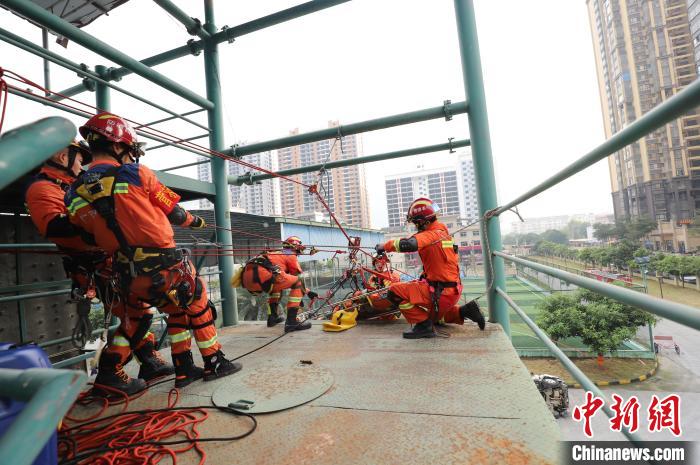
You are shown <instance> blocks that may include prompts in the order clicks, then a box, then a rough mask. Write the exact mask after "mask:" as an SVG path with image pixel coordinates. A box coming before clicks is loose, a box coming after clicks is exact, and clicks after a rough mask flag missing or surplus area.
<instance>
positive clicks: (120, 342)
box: [112, 336, 129, 347]
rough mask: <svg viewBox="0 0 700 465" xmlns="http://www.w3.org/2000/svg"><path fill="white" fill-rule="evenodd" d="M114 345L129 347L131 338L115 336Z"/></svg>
mask: <svg viewBox="0 0 700 465" xmlns="http://www.w3.org/2000/svg"><path fill="white" fill-rule="evenodd" d="M112 345H115V346H119V347H129V340H128V339H127V338H125V337H124V336H114V339H113V340H112Z"/></svg>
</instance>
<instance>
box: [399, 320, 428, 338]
mask: <svg viewBox="0 0 700 465" xmlns="http://www.w3.org/2000/svg"><path fill="white" fill-rule="evenodd" d="M403 337H404V338H405V339H421V338H424V337H425V338H430V337H435V329H434V328H433V322H432V321H430V319H427V320H425V321H421V322H420V323H416V324H415V325H414V326H413V328H411V329H410V330H409V331H404V332H403Z"/></svg>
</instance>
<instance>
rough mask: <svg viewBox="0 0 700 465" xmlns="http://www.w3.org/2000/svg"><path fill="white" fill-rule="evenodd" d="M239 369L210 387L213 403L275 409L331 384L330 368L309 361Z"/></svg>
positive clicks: (250, 409) (313, 396)
mask: <svg viewBox="0 0 700 465" xmlns="http://www.w3.org/2000/svg"><path fill="white" fill-rule="evenodd" d="M241 373H242V374H241V375H240V376H232V377H230V378H228V380H230V381H228V382H225V383H223V384H221V385H220V386H219V387H218V388H217V389H216V390H215V391H214V393H213V394H212V396H211V400H212V402H213V403H214V405H218V406H219V407H231V408H236V409H238V410H242V411H244V412H247V413H269V412H277V411H280V410H286V409H288V408H292V407H296V406H298V405H301V404H305V403H307V402H310V401H312V400H314V399H316V398H317V397H319V396H321V395H323V393H325V392H326V391H328V389H330V388H331V386H333V375H332V374H331V372H330V370H328V369H326V368H322V367H318V366H314V365H313V364H304V363H296V364H294V365H291V366H278V365H268V366H264V367H260V368H257V369H255V370H251V371H247V372H241ZM232 404H233V405H232Z"/></svg>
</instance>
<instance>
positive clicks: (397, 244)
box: [394, 239, 401, 252]
mask: <svg viewBox="0 0 700 465" xmlns="http://www.w3.org/2000/svg"><path fill="white" fill-rule="evenodd" d="M400 242H401V239H394V250H395V251H397V252H398V251H399V243H400Z"/></svg>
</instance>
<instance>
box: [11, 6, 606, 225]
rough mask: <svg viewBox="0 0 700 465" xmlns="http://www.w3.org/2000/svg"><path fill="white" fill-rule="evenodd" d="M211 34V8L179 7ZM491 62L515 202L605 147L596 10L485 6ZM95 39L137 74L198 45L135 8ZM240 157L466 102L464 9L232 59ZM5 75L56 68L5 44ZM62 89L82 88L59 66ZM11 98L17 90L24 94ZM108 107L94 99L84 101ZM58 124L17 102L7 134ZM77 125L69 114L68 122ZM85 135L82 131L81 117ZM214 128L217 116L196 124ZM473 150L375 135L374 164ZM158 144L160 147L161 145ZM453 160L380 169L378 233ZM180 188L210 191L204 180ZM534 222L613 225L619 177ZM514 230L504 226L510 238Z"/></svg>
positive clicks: (229, 105) (138, 83)
mask: <svg viewBox="0 0 700 465" xmlns="http://www.w3.org/2000/svg"><path fill="white" fill-rule="evenodd" d="M176 4H178V5H179V6H180V7H181V8H182V9H183V10H185V11H186V12H187V13H188V14H190V15H191V16H195V17H199V18H201V19H203V10H202V3H201V2H197V1H184V0H176ZM294 4H295V3H294V2H289V1H282V0H266V1H264V2H260V1H253V0H247V1H237V2H232V1H219V2H217V12H216V13H217V24H218V25H219V26H223V25H224V24H227V25H229V26H235V25H237V24H240V23H242V22H245V21H248V20H251V19H255V18H257V17H260V16H264V15H266V14H269V13H272V12H275V11H278V10H281V9H284V8H288V7H290V6H293V5H294ZM476 6H477V21H478V29H479V37H480V46H481V55H482V62H483V68H484V76H485V83H486V94H487V104H488V112H489V121H490V125H491V137H492V145H493V153H494V159H495V164H496V174H497V178H498V180H497V182H498V198H499V201H500V202H506V201H508V200H511V199H512V198H514V197H516V196H517V195H519V194H521V193H522V192H524V191H526V190H527V189H528V188H530V187H533V186H534V184H535V183H536V182H539V181H541V180H543V179H545V178H546V177H548V176H550V175H551V174H553V173H554V172H556V171H557V170H559V169H561V168H562V167H564V166H566V165H568V164H569V163H571V162H573V161H574V160H576V159H577V158H580V157H581V156H582V155H584V154H585V153H586V152H588V151H589V150H590V149H592V148H593V147H595V146H596V145H598V144H600V143H601V142H602V141H603V140H604V134H603V127H602V118H601V112H600V102H599V98H598V88H597V82H596V76H595V63H594V58H593V52H592V43H591V36H590V30H589V24H588V16H587V13H586V6H585V2H584V1H583V0H579V1H561V0H538V1H528V2H524V1H518V0H509V1H488V0H480V1H476ZM0 27H3V28H5V29H9V30H10V31H12V32H14V33H15V34H18V35H21V36H23V37H25V38H27V39H30V40H33V41H35V42H37V43H40V42H41V32H40V31H39V30H38V29H37V28H36V27H34V26H31V25H30V24H29V23H28V22H26V21H24V20H22V19H20V18H18V17H17V16H15V15H13V14H11V13H9V12H7V11H0ZM85 31H87V32H89V33H91V34H93V35H95V36H96V37H98V38H99V39H101V40H103V41H105V42H107V43H109V44H111V45H113V46H116V47H118V48H119V49H120V50H122V51H123V52H125V53H127V54H129V55H131V56H132V57H134V58H137V59H143V58H146V57H148V56H151V55H154V54H156V53H159V52H162V51H165V50H169V49H171V48H174V47H177V46H180V45H182V44H184V43H185V42H186V41H187V40H188V39H189V38H190V37H189V36H188V35H187V33H186V32H185V31H184V28H183V27H182V26H181V25H180V24H179V23H178V22H177V21H175V20H174V19H173V18H171V17H169V16H168V15H167V13H165V11H163V10H161V9H160V8H159V7H158V6H156V5H155V4H154V3H153V2H150V1H145V0H141V1H131V2H129V3H127V4H125V5H123V6H120V7H118V8H117V9H116V10H114V11H113V12H112V13H110V15H109V16H108V17H101V18H99V19H98V20H96V21H95V22H94V23H92V24H91V25H89V26H87V27H86V28H85ZM51 48H52V50H54V51H57V52H59V53H61V54H63V55H64V56H66V57H68V58H70V59H72V60H74V61H77V62H83V63H86V64H88V65H89V66H91V67H94V65H96V64H105V65H110V63H109V62H108V61H107V60H105V59H103V58H101V57H99V56H97V55H95V54H93V53H92V52H89V51H87V50H85V49H83V48H82V47H80V46H78V45H76V44H75V43H70V44H69V45H68V49H67V50H64V49H62V48H60V47H59V46H58V45H56V44H54V43H53V42H52V45H51ZM220 51H221V68H222V70H221V79H222V84H223V98H224V123H225V126H226V137H225V140H226V143H227V144H233V143H235V142H238V141H248V142H253V141H262V140H267V139H273V138H278V137H283V136H285V135H287V134H288V132H289V130H290V129H293V128H296V127H299V128H300V130H301V131H302V132H306V131H311V130H315V129H320V128H324V127H326V126H327V122H328V120H333V119H337V120H340V122H341V124H347V123H352V122H356V121H362V120H366V119H370V118H376V117H381V116H387V115H393V114H396V113H402V112H406V111H412V110H419V109H423V108H427V107H433V106H438V105H441V104H442V102H443V100H446V99H450V100H452V101H453V102H456V101H461V100H464V87H463V84H462V72H461V67H460V59H459V45H458V41H457V35H456V25H455V18H454V5H453V2H452V1H448V0H353V1H351V2H349V3H346V4H343V5H339V6H336V7H333V8H330V9H327V10H325V11H323V12H320V13H315V14H312V15H310V16H306V17H303V18H300V19H297V20H293V21H289V22H287V23H284V24H281V25H277V26H273V27H270V28H267V29H265V30H263V31H259V32H256V33H253V34H249V35H246V36H243V37H240V38H238V39H237V40H236V41H235V42H234V43H233V44H222V45H220ZM0 66H2V67H5V68H7V69H10V70H12V71H15V72H18V73H20V74H22V75H24V76H26V77H28V78H29V79H31V80H34V81H36V82H40V83H41V82H42V80H43V74H42V61H41V60H40V59H39V58H37V57H34V56H33V55H29V54H27V53H25V52H23V51H20V50H18V49H16V48H14V47H12V46H10V45H7V44H5V43H4V42H0ZM156 69H157V70H158V71H159V72H161V73H163V74H165V75H167V76H168V77H170V78H172V79H173V80H175V81H177V82H179V83H181V84H183V85H185V86H187V87H189V88H191V89H192V90H193V91H195V92H198V93H199V94H201V95H205V88H204V77H203V75H204V73H203V65H202V56H199V57H193V56H189V57H186V58H184V59H181V60H178V61H175V62H170V63H167V64H164V65H160V66H158V67H157V68H156ZM52 72H53V75H52V84H51V87H52V89H53V90H56V91H60V90H62V89H65V88H67V87H70V86H73V85H74V84H76V83H77V82H78V79H77V77H76V76H75V74H74V73H72V72H69V71H65V70H63V69H61V68H59V67H58V66H52ZM10 83H12V82H10ZM116 84H117V85H119V86H122V87H124V88H126V89H129V90H131V91H134V92H137V93H139V94H141V95H144V96H148V98H151V99H153V100H156V101H157V102H158V103H159V104H161V105H163V106H165V107H168V108H170V109H172V110H175V111H188V110H191V109H194V105H193V104H191V103H189V102H188V101H186V100H183V99H181V98H179V97H176V96H174V95H173V94H170V93H168V92H167V91H162V90H161V89H159V88H157V87H156V86H155V85H153V84H151V83H150V82H148V81H146V80H144V79H142V78H140V77H138V76H136V75H131V76H128V77H126V78H124V79H123V80H122V81H121V82H119V83H116ZM76 98H78V99H80V100H82V101H85V102H88V103H91V104H94V94H93V93H89V92H86V93H84V94H81V95H80V96H78V97H76ZM112 111H114V112H116V113H119V114H122V115H123V116H126V117H128V118H130V119H133V120H136V121H139V122H148V121H151V120H155V119H158V118H160V117H163V113H162V112H160V111H158V110H153V109H151V108H149V107H147V106H145V105H143V104H141V103H140V102H134V101H133V100H132V99H130V98H128V97H122V96H121V95H119V94H118V93H116V92H114V93H113V97H112ZM55 114H63V113H62V112H60V111H58V110H54V109H51V108H48V107H43V106H41V105H38V104H35V103H32V102H28V101H25V100H24V99H22V98H20V97H17V96H13V95H11V96H10V100H9V103H8V109H7V117H6V121H5V130H7V129H9V128H12V127H15V126H17V125H20V124H23V123H27V122H30V121H32V120H35V119H38V118H40V117H44V116H49V115H55ZM63 115H64V116H65V114H63ZM67 117H69V118H70V119H72V120H73V121H74V122H75V123H76V124H77V125H79V124H81V123H82V121H81V118H78V117H72V116H67ZM195 119H197V120H198V121H200V122H202V123H205V122H206V116H205V114H204V113H202V114H199V115H197V116H196V117H195ZM161 129H163V130H167V131H170V132H172V133H174V134H177V135H181V136H183V137H189V136H194V135H198V134H201V130H200V129H198V128H196V127H192V126H189V125H187V124H180V123H174V124H164V125H162V126H161ZM448 137H455V138H456V139H461V138H466V137H468V125H467V119H466V117H464V116H463V115H462V116H458V117H455V118H454V119H453V120H452V121H450V122H445V121H444V120H436V121H432V122H428V123H418V124H413V125H409V126H404V127H402V128H395V129H389V130H382V131H376V132H372V133H366V134H364V135H363V136H362V139H363V146H364V154H365V155H373V154H378V153H383V152H386V151H392V150H400V149H406V148H412V147H416V146H422V145H430V144H437V143H442V142H446V141H447V139H448ZM152 145H153V144H152ZM454 157H456V155H455V154H453V155H450V154H448V153H438V154H431V155H427V156H417V157H414V158H410V159H402V160H400V161H387V162H381V163H374V164H368V165H366V167H365V170H366V173H367V182H368V187H369V189H370V199H371V200H370V202H371V203H370V208H371V217H372V222H373V226H375V227H381V226H385V225H386V224H387V218H386V204H385V199H384V176H385V175H387V174H390V173H393V172H400V171H406V170H407V169H408V168H410V167H411V166H412V165H418V164H420V163H421V162H423V163H425V164H426V165H430V164H434V165H437V164H439V165H446V164H449V163H450V162H451V160H452V159H454ZM193 159H194V155H192V154H189V153H187V152H181V151H178V150H176V149H170V148H166V149H161V150H157V151H153V152H152V153H149V154H147V157H146V158H144V159H143V162H144V163H146V164H147V165H149V166H151V167H153V168H164V167H166V166H173V165H176V164H180V163H186V162H188V161H191V160H193ZM178 174H183V175H188V176H193V177H195V176H196V171H195V170H194V168H190V169H185V170H181V171H179V172H178ZM520 211H521V213H522V214H523V216H525V217H536V216H549V215H556V214H573V213H606V212H612V205H611V201H610V184H609V176H608V169H607V162H605V161H603V162H600V163H598V164H597V165H595V166H594V167H591V168H589V169H588V170H587V171H585V172H584V173H582V174H579V175H577V176H576V177H574V178H572V179H570V180H568V181H566V182H565V184H563V185H562V186H560V187H558V188H556V189H553V190H551V191H550V192H548V193H545V194H542V195H540V196H539V197H537V198H536V199H533V200H531V201H529V202H527V203H525V204H523V206H522V207H521V208H520ZM513 220H514V217H513V216H511V215H510V214H506V215H503V217H502V224H503V226H504V227H505V228H504V229H506V230H507V229H509V228H508V226H509V224H510V222H511V221H513Z"/></svg>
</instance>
